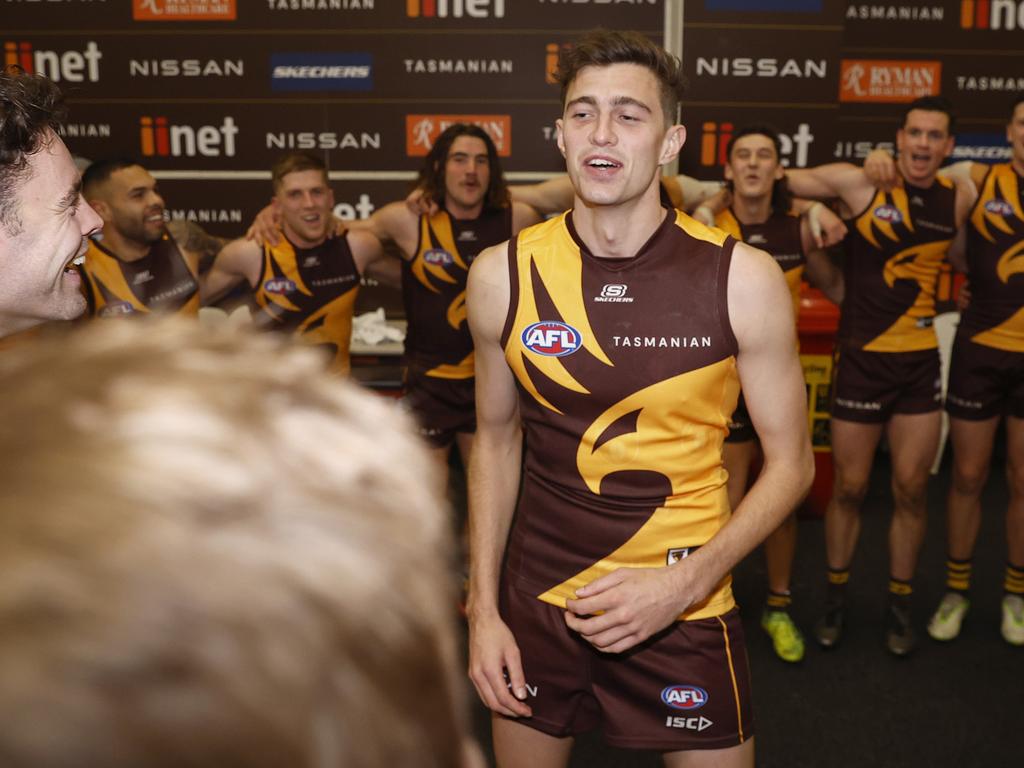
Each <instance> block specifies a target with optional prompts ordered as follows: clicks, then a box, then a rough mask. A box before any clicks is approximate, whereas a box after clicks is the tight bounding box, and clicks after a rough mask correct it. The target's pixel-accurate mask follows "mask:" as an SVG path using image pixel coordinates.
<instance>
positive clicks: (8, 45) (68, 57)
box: [4, 40, 103, 83]
mask: <svg viewBox="0 0 1024 768" xmlns="http://www.w3.org/2000/svg"><path fill="white" fill-rule="evenodd" d="M102 58H103V54H102V53H101V52H100V49H99V47H98V46H97V45H96V43H95V42H93V41H92V40H90V41H89V42H88V43H86V44H85V50H84V51H64V52H63V53H58V52H57V51H37V50H36V49H35V48H34V47H33V46H32V43H27V42H24V41H22V42H16V41H13V40H7V41H5V42H4V69H6V68H7V67H11V66H16V67H21V68H22V69H23V70H25V71H26V72H28V73H29V74H38V75H46V77H48V78H50V79H51V80H53V81H54V82H55V83H59V82H62V81H64V82H68V83H81V82H84V81H85V80H88V81H89V82H90V83H95V82H96V81H97V80H99V79H100V59H102Z"/></svg>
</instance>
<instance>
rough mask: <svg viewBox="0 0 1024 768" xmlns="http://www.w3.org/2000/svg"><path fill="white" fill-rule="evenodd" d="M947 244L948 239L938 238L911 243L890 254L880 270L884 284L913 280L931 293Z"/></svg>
mask: <svg viewBox="0 0 1024 768" xmlns="http://www.w3.org/2000/svg"><path fill="white" fill-rule="evenodd" d="M948 244H949V241H948V240H939V241H937V242H934V243H924V244H921V245H913V246H911V247H910V248H906V249H904V250H902V251H900V252H899V253H897V254H896V255H895V256H892V257H891V258H890V259H889V260H888V261H887V262H885V269H884V270H883V271H882V276H883V277H884V278H885V284H886V285H888V286H889V287H890V288H892V287H893V285H895V283H896V281H897V280H914V281H915V282H917V284H918V285H919V286H920V287H921V290H922V291H925V292H928V293H931V292H932V290H933V288H934V286H935V280H936V277H937V270H938V266H939V262H941V261H942V258H943V257H944V256H945V254H946V247H947V245H948Z"/></svg>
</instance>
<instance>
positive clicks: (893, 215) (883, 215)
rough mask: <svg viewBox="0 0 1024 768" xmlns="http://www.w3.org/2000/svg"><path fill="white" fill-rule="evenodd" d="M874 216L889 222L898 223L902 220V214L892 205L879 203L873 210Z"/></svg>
mask: <svg viewBox="0 0 1024 768" xmlns="http://www.w3.org/2000/svg"><path fill="white" fill-rule="evenodd" d="M873 213H874V215H875V218H876V219H879V220H881V221H887V222H889V223H890V224H899V223H900V222H901V221H903V214H902V213H900V211H899V209H898V208H897V207H896V206H894V205H880V206H878V207H877V208H875V210H874V211H873Z"/></svg>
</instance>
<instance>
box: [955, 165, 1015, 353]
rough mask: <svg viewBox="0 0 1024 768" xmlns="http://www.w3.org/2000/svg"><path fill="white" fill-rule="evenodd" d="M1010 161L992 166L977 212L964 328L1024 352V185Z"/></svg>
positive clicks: (989, 342) (979, 338)
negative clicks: (968, 302) (969, 300)
mask: <svg viewBox="0 0 1024 768" xmlns="http://www.w3.org/2000/svg"><path fill="white" fill-rule="evenodd" d="M1021 182H1022V179H1021V177H1020V175H1019V174H1018V173H1017V172H1016V171H1014V169H1013V166H1012V165H1011V164H1009V163H1006V164H1004V165H996V166H993V167H992V168H990V169H989V171H988V173H987V174H986V175H985V180H984V181H983V182H982V185H981V194H980V195H979V197H978V201H977V203H976V204H975V206H974V209H973V210H972V211H971V216H970V228H969V229H968V230H967V271H968V275H969V277H970V281H971V302H970V305H969V306H968V307H967V309H966V311H965V312H964V313H963V316H962V317H961V318H960V332H961V333H965V334H968V338H970V339H971V341H974V342H977V343H978V344H984V345H985V346H988V347H995V348H996V349H1003V350H1006V351H1008V352H1024V185H1022V183H1021Z"/></svg>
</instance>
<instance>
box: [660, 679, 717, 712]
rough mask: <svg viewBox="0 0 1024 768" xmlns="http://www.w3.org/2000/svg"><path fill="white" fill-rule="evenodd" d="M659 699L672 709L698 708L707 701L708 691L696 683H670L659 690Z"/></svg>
mask: <svg viewBox="0 0 1024 768" xmlns="http://www.w3.org/2000/svg"><path fill="white" fill-rule="evenodd" d="M661 700H662V701H663V702H665V703H666V704H668V705H669V706H670V707H672V708H673V709H686V710H693V709H700V708H701V707H703V706H704V705H705V704H707V703H708V692H707V691H705V690H704V689H703V688H700V687H698V686H696V685H670V686H668V687H667V688H665V689H664V690H663V691H662V692H661Z"/></svg>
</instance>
